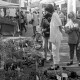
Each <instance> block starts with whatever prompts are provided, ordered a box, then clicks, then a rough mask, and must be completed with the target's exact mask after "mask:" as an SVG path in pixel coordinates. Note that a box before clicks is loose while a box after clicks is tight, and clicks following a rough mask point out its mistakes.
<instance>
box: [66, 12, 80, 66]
mask: <svg viewBox="0 0 80 80" xmlns="http://www.w3.org/2000/svg"><path fill="white" fill-rule="evenodd" d="M68 18H69V20H68V22H67V24H66V25H65V32H66V33H67V34H68V45H69V48H70V62H69V63H67V65H68V66H70V65H72V64H73V58H74V51H75V49H76V56H77V61H78V62H79V66H80V53H78V52H77V47H78V44H79V37H80V21H79V20H77V19H76V18H75V14H74V13H73V12H70V13H69V14H68Z"/></svg>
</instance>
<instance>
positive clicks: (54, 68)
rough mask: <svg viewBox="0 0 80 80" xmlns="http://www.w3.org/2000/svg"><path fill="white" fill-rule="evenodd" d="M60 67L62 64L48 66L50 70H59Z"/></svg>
mask: <svg viewBox="0 0 80 80" xmlns="http://www.w3.org/2000/svg"><path fill="white" fill-rule="evenodd" d="M59 68H60V66H55V67H50V68H48V70H58V69H59Z"/></svg>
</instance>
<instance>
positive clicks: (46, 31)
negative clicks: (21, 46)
mask: <svg viewBox="0 0 80 80" xmlns="http://www.w3.org/2000/svg"><path fill="white" fill-rule="evenodd" d="M52 13H53V5H51V4H48V5H47V7H46V8H45V14H44V16H43V18H42V22H41V27H42V34H43V38H44V53H45V60H47V52H48V43H49V37H50V21H51V17H52Z"/></svg>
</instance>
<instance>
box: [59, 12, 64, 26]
mask: <svg viewBox="0 0 80 80" xmlns="http://www.w3.org/2000/svg"><path fill="white" fill-rule="evenodd" d="M59 17H60V19H61V21H62V25H63V26H64V19H65V16H64V14H63V12H61V11H60V12H59Z"/></svg>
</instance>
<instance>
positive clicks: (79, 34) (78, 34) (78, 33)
mask: <svg viewBox="0 0 80 80" xmlns="http://www.w3.org/2000/svg"><path fill="white" fill-rule="evenodd" d="M76 34H77V37H78V40H77V43H79V39H80V38H79V36H80V32H77V31H76Z"/></svg>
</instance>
